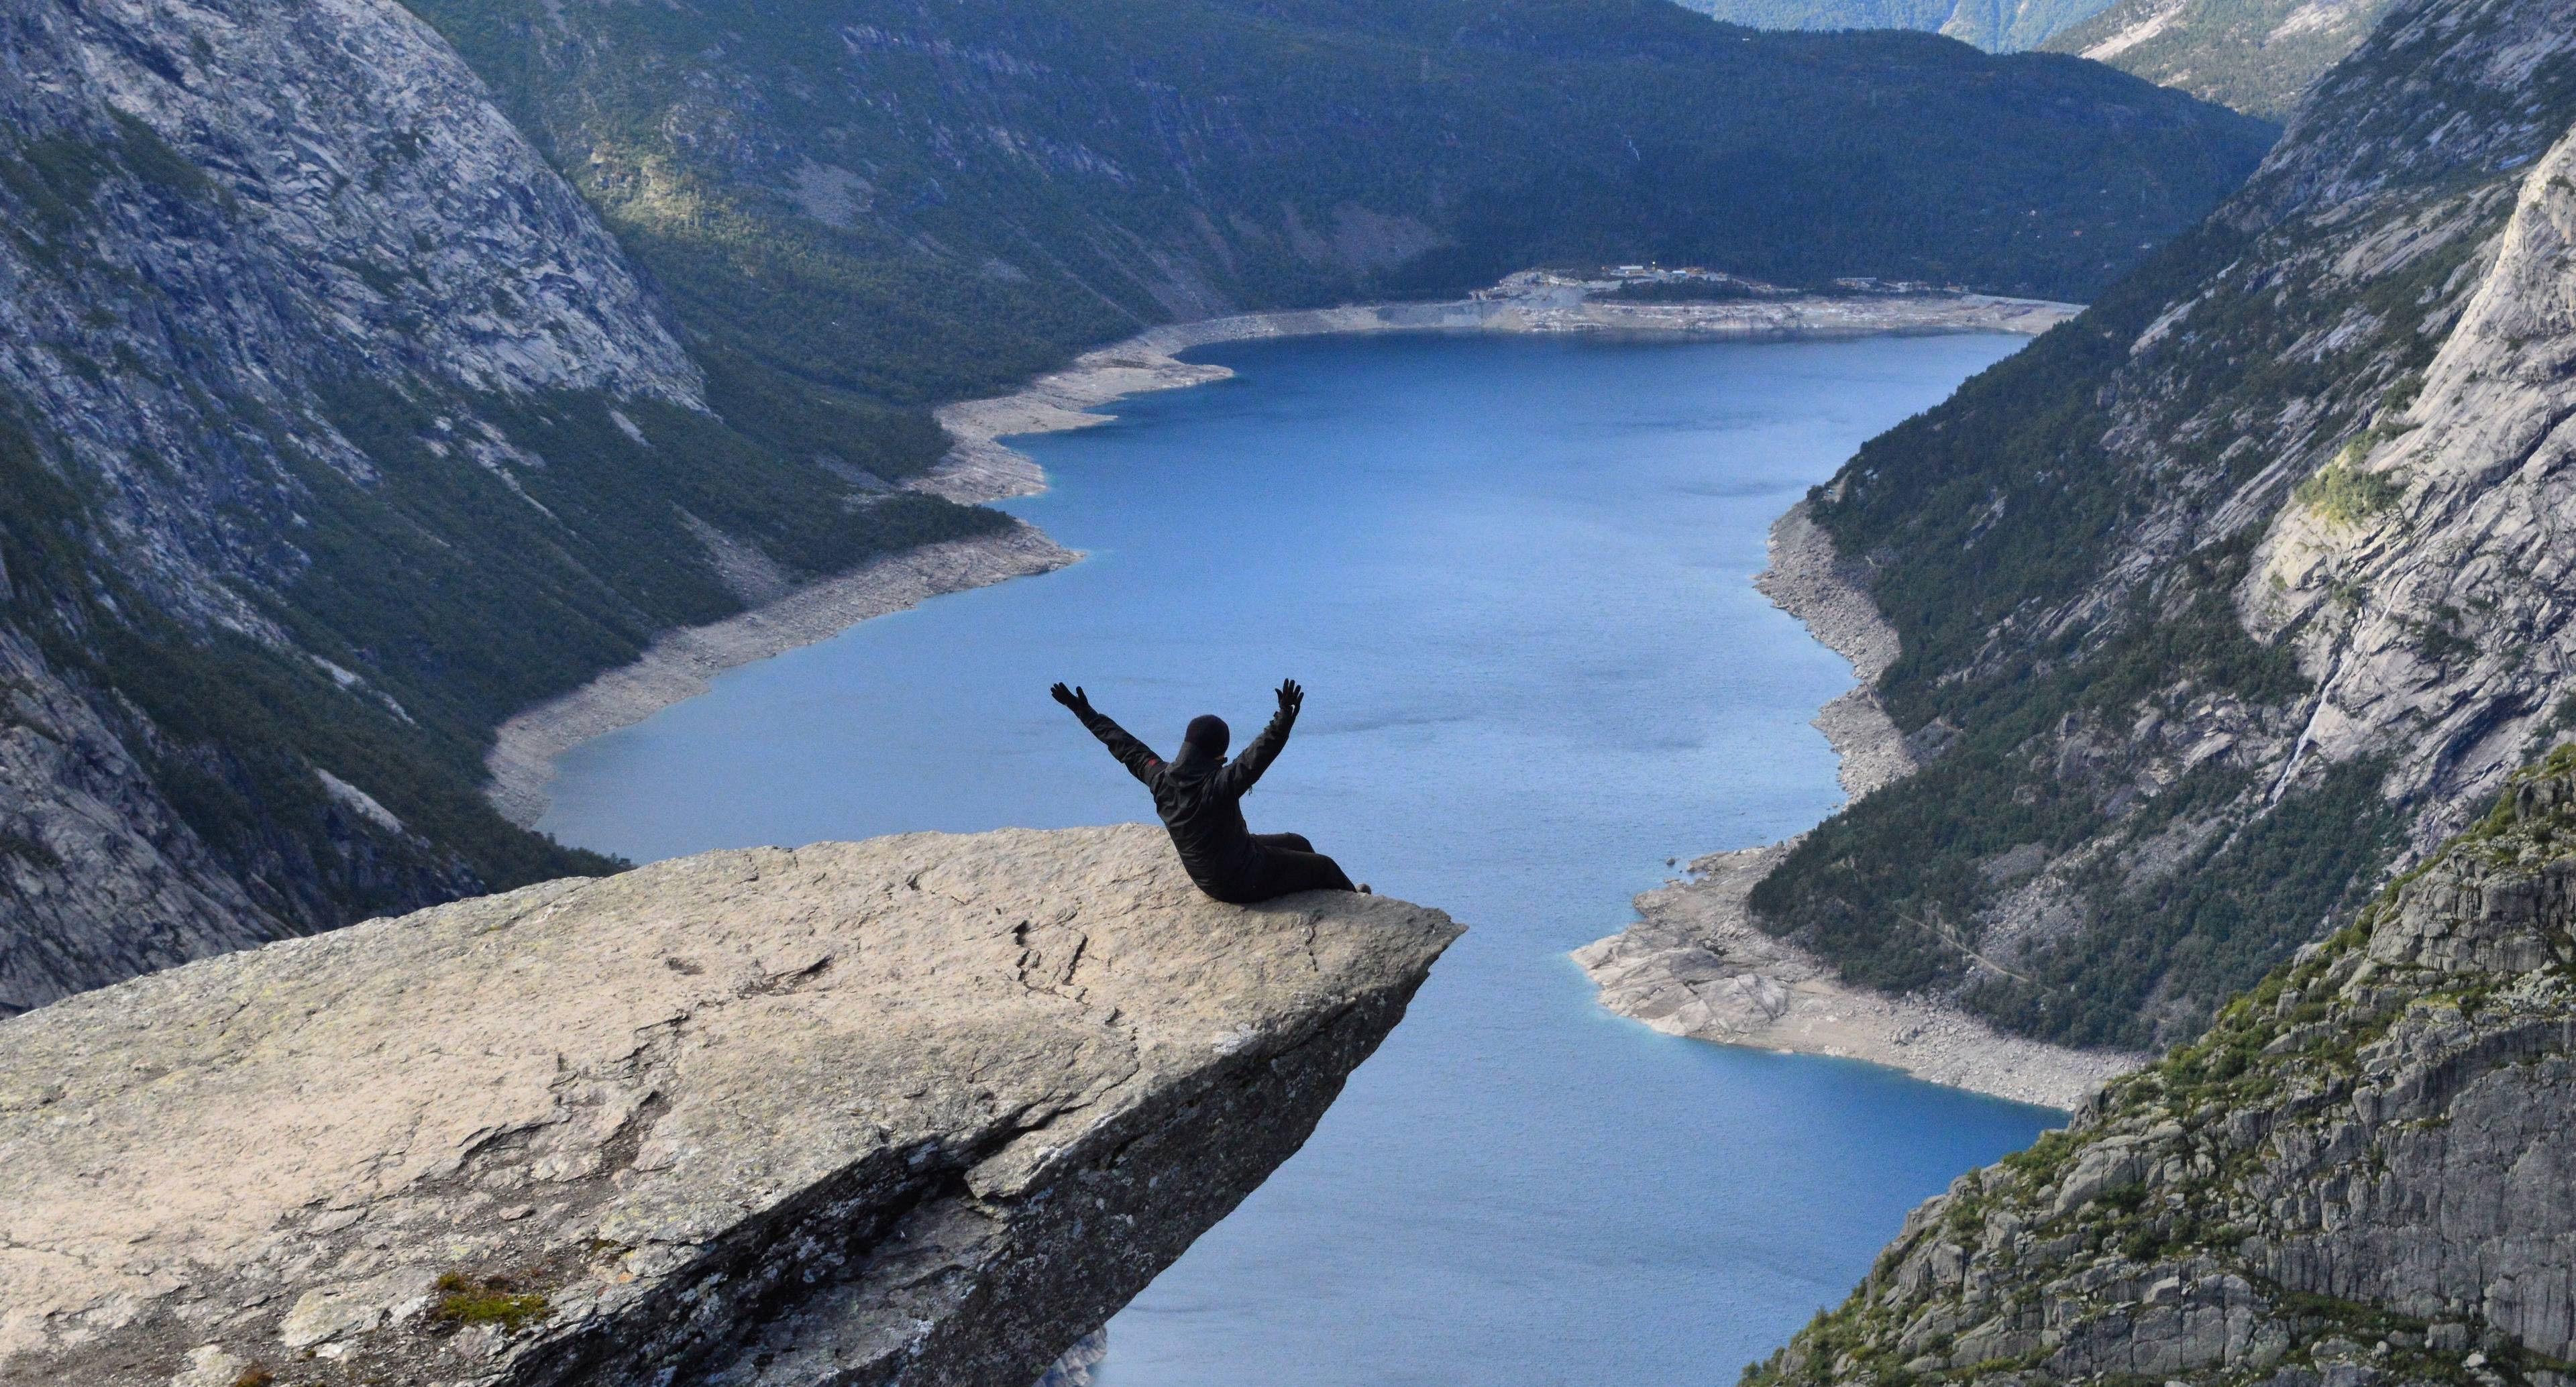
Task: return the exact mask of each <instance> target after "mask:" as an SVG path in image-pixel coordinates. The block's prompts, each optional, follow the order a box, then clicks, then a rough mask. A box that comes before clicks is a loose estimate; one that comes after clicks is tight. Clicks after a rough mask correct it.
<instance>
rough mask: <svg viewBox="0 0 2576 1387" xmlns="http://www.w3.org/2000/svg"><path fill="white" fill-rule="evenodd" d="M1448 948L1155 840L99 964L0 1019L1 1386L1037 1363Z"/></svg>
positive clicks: (998, 850) (1368, 1045)
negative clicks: (169, 964)
mask: <svg viewBox="0 0 2576 1387" xmlns="http://www.w3.org/2000/svg"><path fill="white" fill-rule="evenodd" d="M1457 932H1458V931H1457V927H1456V926H1454V925H1452V924H1451V923H1450V922H1449V921H1448V919H1447V918H1446V917H1445V916H1443V915H1441V914H1440V913H1439V912H1437V911H1432V910H1426V909H1422V908H1420V907H1416V906H1411V905H1407V904H1405V903H1403V902H1400V901H1394V900H1389V899H1386V898H1384V897H1368V896H1347V895H1340V894H1322V893H1318V894H1312V895H1306V896H1298V897H1290V898H1287V899H1285V900H1281V901H1278V902H1273V903H1270V904H1267V905H1263V906H1258V907H1252V908H1248V909H1247V908H1241V907H1235V906H1228V905H1220V904H1217V903H1215V902H1212V901H1209V900H1207V899H1205V898H1204V897H1202V896H1200V895H1199V894H1198V893H1197V892H1196V891H1195V890H1194V889H1193V888H1192V887H1191V886H1190V884H1189V882H1188V880H1187V879H1186V878H1185V877H1183V876H1182V875H1181V873H1180V871H1179V869H1178V867H1177V866H1176V865H1174V864H1173V863H1171V862H1170V861H1169V848H1168V845H1166V844H1165V843H1163V842H1162V841H1161V835H1160V834H1159V833H1158V832H1155V831H1153V830H1149V829H1146V828H1141V827H1133V826H1130V827H1122V828H1109V829H1082V830H1069V831H1064V832H1057V833H1036V832H1026V831H1006V832H1002V833H995V834H989V835H981V836H973V837H959V836H951V835H939V834H915V835H907V836H903V837H897V838H886V839H878V840H874V841H871V842H867V843H857V844H821V845H816V846H813V847H808V848H804V849H800V850H797V851H793V852H789V851H782V850H778V849H757V850H752V851H744V852H722V853H712V854H708V855H705V856H702V857H695V858H686V859H681V860H677V861H672V862H665V863H660V864H656V865H654V866H650V867H645V868H642V869H639V870H636V871H632V872H628V873H625V874H623V875H621V876H616V877H611V878H606V879H603V880H573V881H559V882H552V883H547V884H544V885H540V886H534V887H529V888H526V889H524V890H520V891H514V892H510V893H508V894H506V895H501V896H494V897H487V898H483V899H478V900H472V901H466V902H460V903H458V904H454V905H448V906H441V907H438V908H436V909H432V910H427V911H422V912H419V913H416V914H413V915H408V916H403V917H400V918H396V919H388V920H378V921H372V922H369V923H367V924H363V925H359V926H355V927H352V928H350V929H347V930H343V931H338V932H335V933H332V934H328V935H322V936H317V937H314V938H310V939H299V940H293V941H288V942H285V943H280V944H273V945H270V946H268V947H266V948H262V949H258V950H253V951H248V952H243V953H236V954H231V955H226V956H223V957H219V958H214V959H208V960H205V961H202V962H198V963H194V964H190V965H187V966H184V967H180V968H175V969H172V970H169V971H167V972H162V973H157V974H153V975H150V976H147V977H144V978H140V979H137V980H135V981H132V982H129V983H125V984H121V985H119V986H117V987H114V988H110V989H107V990H104V991H101V992H94V993H88V994H85V995H83V996H80V997H76V998H72V999H69V1000H67V1001H64V1002H60V1003H57V1004H55V1005H53V1006H50V1007H45V1008H40V1009H38V1010H36V1011H34V1012H30V1013H28V1014H27V1015H24V1016H21V1017H17V1018H14V1019H12V1020H9V1021H7V1022H5V1023H0V1053H6V1054H7V1055H8V1056H9V1064H8V1065H7V1067H6V1069H5V1071H0V1379H5V1380H7V1381H10V1382H13V1383H14V1382H20V1381H25V1382H47V1383H61V1384H125V1383H138V1384H139V1383H149V1384H152V1385H153V1387H161V1384H166V1383H170V1382H172V1381H174V1380H184V1381H189V1382H195V1381H197V1380H199V1379H204V1378H207V1377H208V1375H209V1374H213V1375H215V1376H221V1375H222V1374H224V1373H227V1372H229V1373H234V1374H239V1373H243V1372H248V1371H250V1370H251V1369H253V1368H257V1369H259V1370H260V1371H264V1372H272V1373H274V1375H275V1380H276V1381H277V1382H278V1383H281V1384H294V1383H301V1382H322V1381H330V1382H340V1381H344V1380H345V1381H353V1382H354V1381H366V1382H380V1383H396V1384H412V1383H418V1384H428V1383H442V1384H443V1383H458V1382H474V1383H494V1384H497V1383H511V1384H539V1383H573V1382H579V1383H586V1384H590V1383H596V1384H610V1383H630V1382H632V1383H644V1382H663V1381H668V1380H671V1379H670V1378H667V1377H665V1376H663V1374H665V1373H667V1372H671V1371H674V1370H676V1371H677V1372H678V1374H679V1376H680V1378H681V1379H683V1380H688V1381H696V1382H707V1383H740V1384H761V1387H788V1385H789V1384H806V1383H815V1384H820V1383H826V1382H829V1383H834V1384H843V1383H862V1382H871V1383H934V1382H935V1383H941V1384H949V1383H958V1384H968V1383H972V1384H992V1385H993V1387H1027V1384H1029V1383H1030V1382H1033V1381H1035V1380H1036V1379H1037V1378H1038V1376H1039V1374H1040V1373H1041V1372H1043V1371H1045V1370H1046V1369H1047V1367H1048V1365H1049V1364H1050V1363H1052V1362H1054V1361H1055V1360H1056V1358H1057V1357H1058V1355H1059V1354H1061V1353H1063V1352H1064V1351H1065V1350H1066V1349H1067V1348H1068V1347H1070V1346H1071V1345H1073V1344H1074V1343H1075V1341H1076V1340H1077V1339H1080V1338H1081V1337H1082V1336H1083V1335H1085V1334H1086V1333H1088V1332H1089V1331H1091V1330H1093V1329H1094V1328H1096V1327H1097V1326H1098V1325H1099V1324H1100V1323H1101V1322H1102V1321H1103V1320H1104V1319H1106V1318H1107V1317H1108V1315H1109V1314H1110V1313H1111V1312H1113V1311H1114V1310H1116V1309H1117V1307H1118V1306H1119V1305H1120V1304H1122V1303H1123V1302H1124V1301H1125V1300H1126V1299H1127V1298H1128V1297H1129V1296H1131V1295H1133V1294H1134V1293H1135V1292H1136V1291H1137V1290H1138V1289H1140V1288H1141V1287H1142V1286H1143V1285H1144V1284H1145V1282H1146V1281H1147V1280H1148V1279H1150V1278H1151V1277H1152V1276H1153V1275H1154V1273H1156V1272H1157V1271H1159V1270H1161V1268H1162V1267H1163V1266H1165V1265H1166V1264H1168V1263H1169V1262H1170V1261H1171V1260H1172V1259H1173V1258H1174V1257H1176V1256H1178V1255H1179V1254H1180V1252H1181V1251H1182V1250H1183V1249H1184V1248H1186V1247H1187V1246H1188V1245H1189V1243H1190V1242H1191V1241H1192V1240H1193V1239H1194V1238H1196V1237H1197V1236H1198V1234H1199V1233H1200V1232H1201V1231H1203V1230H1204V1229H1205V1228H1207V1227H1208V1226H1209V1225H1210V1224H1212V1223H1214V1222H1215V1221H1216V1220H1217V1219H1218V1218H1220V1217H1222V1216H1223V1215H1224V1214H1225V1213H1226V1212H1227V1211H1228V1210H1230V1209H1231V1208H1232V1207H1233V1206H1234V1205H1235V1203H1237V1202H1238V1201H1239V1200H1241V1199H1242V1198H1243V1196H1244V1195H1245V1194H1247V1193H1249V1192H1250V1191H1251V1190H1252V1189H1253V1188H1254V1187H1255V1186H1257V1185H1258V1184H1259V1183H1260V1182H1261V1180H1262V1179H1263V1178H1264V1177H1265V1176H1266V1175H1267V1174H1268V1173H1269V1171H1270V1170H1271V1169H1272V1168H1274V1167H1275V1166H1276V1165H1277V1164H1278V1163H1279V1162H1280V1161H1281V1160H1284V1159H1285V1158H1286V1157H1287V1156H1288V1155H1289V1154H1291V1153H1292V1152H1294V1151H1295V1150H1296V1149H1297V1147H1298V1146H1299V1145H1300V1144H1301V1143H1302V1142H1303V1141H1304V1139H1305V1136H1306V1134H1307V1133H1308V1132H1309V1131H1310V1130H1312V1128H1313V1125H1314V1123H1315V1121H1316V1120H1317V1118H1319V1117H1320V1116H1321V1115H1322V1113H1323V1110H1324V1108H1325V1107H1326V1106H1327V1105H1328V1104H1329V1103H1330V1102H1331V1100H1332V1099H1333V1097H1334V1096H1335V1094H1336V1093H1337V1092H1338V1091H1339V1089H1340V1086H1341V1083H1342V1080H1343V1078H1344V1077H1345V1076H1346V1075H1347V1074H1348V1073H1349V1072H1350V1070H1351V1069H1352V1068H1353V1067H1354V1066H1356V1065H1357V1064H1358V1063H1359V1062H1360V1061H1361V1060H1362V1059H1364V1058H1366V1056H1367V1055H1368V1054H1369V1052H1370V1051H1371V1050H1372V1049H1373V1048H1374V1047H1375V1046H1376V1044H1377V1043H1378V1041H1379V1040H1380V1039H1381V1038H1383V1037H1384V1035H1385V1034H1386V1033H1387V1031H1388V1029H1389V1028H1391V1027H1392V1026H1393V1025H1394V1024H1395V1022H1396V1021H1397V1020H1398V1019H1400V1017H1401V1016H1402V1014H1403V1011H1404V1007H1405V1004H1406V1002H1407V1000H1408V999H1409V998H1410V997H1411V995H1412V992H1413V990H1414V989H1415V987H1417V986H1418V985H1419V984H1420V983H1421V982H1422V980H1423V978H1424V977H1425V976H1426V974H1427V972H1428V970H1429V968H1430V965H1431V963H1432V961H1433V960H1434V959H1435V958H1437V957H1438V955H1439V954H1440V952H1441V950H1442V949H1444V948H1445V947H1446V946H1447V945H1448V943H1449V942H1450V940H1452V939H1453V938H1455V937H1456V935H1457ZM190 1374H194V1375H195V1376H193V1377H192V1376H190ZM227 1380H229V1379H227Z"/></svg>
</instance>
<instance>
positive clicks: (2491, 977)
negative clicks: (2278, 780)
mask: <svg viewBox="0 0 2576 1387" xmlns="http://www.w3.org/2000/svg"><path fill="white" fill-rule="evenodd" d="M2571 1171H2576V748H2565V749H2562V750H2560V751H2559V752H2557V753H2554V754H2553V755H2552V756H2551V757H2550V758H2549V760H2548V761H2546V762H2545V763H2543V764H2542V765H2541V766H2539V767H2537V768H2535V769H2534V770H2532V771H2530V772H2526V773H2525V774H2523V775H2522V776H2520V777H2518V778H2517V779H2516V780H2515V781H2514V782H2513V783H2512V784H2510V785H2508V786H2507V787H2506V788H2505V791H2504V793H2503V797H2502V803H2501V804H2500V805H2499V806H2498V808H2497V809H2496V810H2495V812H2494V813H2493V814H2491V815H2490V816H2489V817H2488V818H2487V819H2486V820H2485V821H2484V822H2482V823H2481V824H2480V825H2478V826H2477V827H2476V828H2475V829H2473V830H2471V831H2470V832H2468V833H2466V834H2464V835H2462V836H2461V837H2459V838H2457V839H2455V840H2453V841H2452V842H2451V843H2450V844H2449V845H2448V846H2446V847H2445V848H2444V849H2443V851H2442V852H2441V853H2440V854H2439V855H2438V856H2437V857H2436V858H2435V859H2434V860H2433V861H2432V862H2430V863H2429V864H2428V865H2427V866H2426V867H2425V868H2424V869H2423V870H2422V871H2420V872H2419V873H2415V874H2412V875H2410V876H2409V877H2408V878H2406V879H2404V880H2402V881H2401V882H2400V883H2399V884H2398V885H2397V886H2395V887H2392V888H2391V889H2390V890H2389V891H2387V892H2386V893H2384V894H2383V895H2382V896H2381V897H2380V898H2379V899H2378V900H2377V901H2376V902H2374V903H2373V904H2372V905H2371V906H2370V907H2369V908H2368V909H2366V910H2365V911H2363V912H2362V914H2361V917H2360V919H2359V920H2358V921H2357V922H2356V923H2355V924H2354V925H2353V926H2352V927H2350V928H2348V929H2346V930H2344V931H2342V932H2341V933H2339V934H2337V935H2335V936H2334V937H2333V938H2331V939H2329V940H2326V941H2324V942H2321V943H2318V944H2313V945H2310V946H2308V947H2307V948H2306V949H2303V950H2301V951H2300V953H2299V955H2298V957H2297V959H2296V960H2295V961H2294V962H2293V963H2291V964H2290V965H2289V966H2288V967H2285V968H2283V969H2281V970H2280V971H2279V972H2276V973H2274V974H2273V975H2272V976H2271V977H2270V978H2268V979H2267V980H2265V982H2264V983H2263V984H2262V985H2261V986H2260V987H2257V988H2256V989H2255V990H2254V991H2253V992H2252V993H2251V994H2249V995H2248V996H2246V997H2244V998H2242V999H2240V1000H2239V1001H2238V1002H2236V1003H2235V1004H2233V1005H2231V1006H2230V1007H2229V1008H2228V1009H2227V1010H2226V1011H2225V1012H2224V1013H2222V1014H2221V1015H2220V1017H2219V1019H2218V1021H2217V1024H2216V1025H2214V1026H2213V1027H2212V1028H2211V1030H2210V1032H2209V1034H2208V1035H2207V1036H2205V1037H2203V1038H2202V1039H2201V1040H2200V1041H2199V1042H2197V1043H2195V1044H2193V1045H2190V1046H2187V1047H2184V1048H2183V1049H2180V1050H2178V1051H2176V1052H2174V1053H2173V1054H2171V1055H2169V1056H2168V1057H2166V1058H2165V1059H2163V1060H2161V1061H2159V1062H2158V1063H2156V1064H2154V1065H2152V1066H2150V1067H2148V1068H2146V1069H2144V1070H2142V1071H2140V1072H2139V1073H2137V1074H2134V1075H2130V1076H2128V1077H2126V1078H2123V1079H2118V1080H2115V1081H2113V1082H2112V1084H2111V1085H2110V1086H2109V1087H2108V1088H2106V1089H2105V1090H2104V1091H2103V1092H2102V1094H2101V1095H2100V1096H2099V1097H2098V1098H2096V1099H2095V1100H2093V1101H2092V1102H2091V1103H2090V1104H2088V1105H2087V1107H2086V1109H2085V1111H2083V1112H2082V1113H2080V1114H2078V1117H2077V1120H2076V1122H2075V1124H2074V1125H2073V1126H2072V1127H2071V1128H2069V1129H2068V1130H2066V1131H2063V1132H2054V1133H2050V1134H2049V1135H2048V1136H2046V1137H2044V1138H2043V1139H2042V1140H2041V1141H2040V1143H2039V1144H2038V1145H2037V1146H2035V1147H2033V1148H2032V1149H2031V1150H2029V1151H2026V1152H2022V1153H2020V1154H2018V1155H2015V1156H2011V1157H2007V1158H2006V1159H2005V1160H2004V1161H2003V1162H2002V1163H2000V1164H1998V1165H1994V1166H1990V1167H1988V1168H1986V1169H1984V1170H1980V1171H1971V1172H1969V1173H1968V1174H1966V1175H1963V1176H1961V1177H1960V1178H1959V1180H1958V1181H1957V1182H1956V1183H1954V1184H1953V1185H1952V1186H1951V1187H1950V1190H1949V1192H1948V1193H1947V1194H1945V1195H1942V1196H1941V1197H1939V1198H1936V1199H1933V1200H1931V1201H1930V1202H1928V1203H1926V1204H1924V1205H1923V1206H1922V1207H1921V1208H1919V1209H1917V1210H1916V1211H1915V1212H1914V1214H1913V1215H1912V1216H1911V1217H1910V1218H1908V1219H1907V1220H1906V1224H1905V1229H1904V1231H1903V1232H1902V1233H1900V1234H1899V1235H1898V1237H1897V1240H1896V1241H1895V1242H1894V1243H1893V1244H1891V1245H1890V1246H1889V1248H1888V1249H1887V1250H1886V1251H1885V1252H1883V1253H1881V1254H1880V1256H1879V1258H1878V1262H1877V1264H1876V1266H1874V1267H1873V1268H1872V1269H1871V1271H1870V1274H1869V1277H1868V1279H1867V1280H1866V1281H1865V1282H1863V1283H1862V1285H1861V1287H1860V1289H1859V1290H1857V1291H1856V1292H1854V1293H1853V1295H1852V1297H1851V1299H1850V1300H1849V1301H1847V1302H1845V1303H1844V1304H1843V1305H1842V1307H1841V1308H1839V1309H1836V1310H1833V1311H1830V1312H1828V1313H1826V1314H1824V1315H1822V1316H1819V1317H1818V1318H1817V1320H1816V1321H1815V1322H1814V1323H1813V1324H1811V1325H1809V1326H1808V1327H1807V1329H1805V1330H1804V1331H1802V1332H1801V1333H1800V1334H1799V1335H1798V1337H1797V1338H1796V1339H1795V1340H1794V1341H1793V1342H1792V1343H1791V1344H1790V1346H1789V1347H1788V1348H1787V1349H1785V1350H1783V1351H1782V1352H1781V1353H1780V1354H1778V1355H1775V1356H1774V1358H1773V1359H1772V1360H1771V1362H1770V1363H1769V1364H1768V1365H1766V1366H1764V1367H1763V1368H1761V1369H1759V1370H1758V1371H1756V1372H1755V1373H1753V1374H1751V1375H1749V1376H1748V1378H1747V1387H1785V1385H1786V1384H1792V1383H1794V1384H1806V1385H1807V1387H1822V1385H1823V1384H1828V1383H1834V1384H1840V1383H1886V1384H1890V1387H1894V1384H1899V1383H1914V1384H1921V1385H1922V1387H1931V1384H1934V1383H1940V1382H1951V1383H1959V1384H1975V1385H1976V1387H2037V1385H2038V1384H2042V1383H2059V1382H2073V1381H2087V1382H2165V1383H2167V1384H2169V1387H2170V1384H2175V1383H2181V1384H2190V1387H2219V1385H2220V1384H2226V1385H2227V1387H2257V1384H2259V1385H2260V1387H2397V1384H2414V1383H2425V1384H2432V1383H2441V1384H2448V1385H2449V1387H2513V1385H2514V1384H2529V1385H2530V1387H2568V1384H2570V1383H2576V1366H2572V1365H2571V1363H2570V1360H2571V1359H2572V1358H2576V1206H2571V1204H2570V1202H2569V1201H2568V1199H2567V1198H2566V1193H2567V1188H2568V1180H2569V1176H2570V1173H2571Z"/></svg>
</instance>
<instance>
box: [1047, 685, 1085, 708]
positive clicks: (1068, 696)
mask: <svg viewBox="0 0 2576 1387" xmlns="http://www.w3.org/2000/svg"><path fill="white" fill-rule="evenodd" d="M1047 692H1048V693H1050V694H1053V695H1055V701H1056V702H1058V703H1061V704H1063V705H1064V706H1066V707H1067V708H1071V709H1072V710H1073V711H1075V712H1077V713H1088V712H1090V711H1091V699H1090V697H1089V696H1088V695H1086V694H1084V693H1083V691H1082V690H1080V689H1071V688H1066V687H1065V686H1064V685H1062V684H1058V685H1056V686H1055V687H1054V688H1052V689H1049V690H1047Z"/></svg>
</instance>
